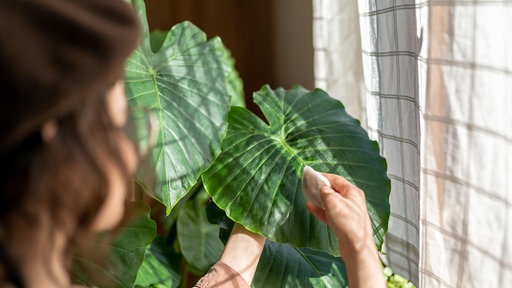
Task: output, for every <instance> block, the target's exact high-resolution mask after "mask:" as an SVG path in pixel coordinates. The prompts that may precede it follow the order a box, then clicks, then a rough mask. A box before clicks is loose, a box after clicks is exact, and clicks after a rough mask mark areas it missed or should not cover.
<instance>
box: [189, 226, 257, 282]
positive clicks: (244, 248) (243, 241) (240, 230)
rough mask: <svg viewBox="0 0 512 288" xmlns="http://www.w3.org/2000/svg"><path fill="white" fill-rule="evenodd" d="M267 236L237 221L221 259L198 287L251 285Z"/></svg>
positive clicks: (201, 280)
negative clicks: (251, 230) (252, 230)
mask: <svg viewBox="0 0 512 288" xmlns="http://www.w3.org/2000/svg"><path fill="white" fill-rule="evenodd" d="M264 245H265V237H263V236H261V235H259V234H257V233H253V232H250V231H248V230H247V229H245V228H244V226H242V225H240V224H238V223H235V226H234V227H233V230H232V231H231V235H230V236H229V239H228V242H227V244H226V247H225V248H224V251H223V252H222V256H221V257H220V260H219V261H218V262H217V263H216V264H215V265H214V266H213V267H212V268H211V269H210V271H208V273H207V274H206V275H205V276H203V278H201V279H200V280H199V282H197V284H196V286H195V287H196V288H213V287H215V288H228V287H229V288H231V287H244V288H249V286H250V285H251V282H252V279H253V277H254V273H256V267H257V266H258V261H259V260H260V256H261V252H262V251H263V247H264Z"/></svg>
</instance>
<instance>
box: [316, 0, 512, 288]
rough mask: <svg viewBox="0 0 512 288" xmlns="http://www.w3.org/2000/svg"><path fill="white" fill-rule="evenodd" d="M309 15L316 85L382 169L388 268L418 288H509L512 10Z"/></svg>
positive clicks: (365, 6) (477, 4)
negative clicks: (363, 137) (376, 151)
mask: <svg viewBox="0 0 512 288" xmlns="http://www.w3.org/2000/svg"><path fill="white" fill-rule="evenodd" d="M353 2H356V3H353ZM313 7H314V23H313V25H314V46H315V78H316V85H317V86H319V87H321V88H324V89H326V90H327V91H328V92H329V93H330V94H331V95H333V96H337V97H339V98H340V100H341V101H342V102H343V103H345V105H346V106H347V108H348V110H349V112H350V113H352V115H354V116H356V117H358V118H359V119H362V120H363V125H364V126H365V127H366V128H367V129H368V131H369V134H370V137H372V138H373V139H376V140H378V141H379V144H380V147H381V152H382V154H383V155H384V156H385V157H386V159H387V161H388V173H389V177H390V179H391V181H392V192H391V197H390V202H391V219H390V223H389V232H388V236H387V239H386V242H385V249H386V262H387V263H388V264H389V265H390V266H391V267H392V268H393V270H394V271H395V272H397V273H399V274H401V275H403V276H405V277H408V278H409V279H410V280H411V281H412V282H413V283H415V284H417V285H418V286H419V287H508V286H511V285H512V213H510V211H511V210H510V207H511V203H512V111H510V110H512V32H511V31H510V29H512V1H491V0H488V1H483V0H480V1H476V0H473V1H470V0H458V1H456V0H452V1H448V0H438V1H434V0H432V1H421V2H420V1H407V0H393V1H392V0H359V1H358V2H357V1H350V0H314V1H313ZM349 22H350V23H349ZM347 58H348V59H347Z"/></svg>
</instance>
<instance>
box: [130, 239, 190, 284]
mask: <svg viewBox="0 0 512 288" xmlns="http://www.w3.org/2000/svg"><path fill="white" fill-rule="evenodd" d="M179 258H180V257H179V254H178V253H175V252H173V251H171V248H170V246H168V245H167V243H165V240H164V239H163V238H161V237H158V238H156V239H155V240H153V242H152V243H151V245H150V246H148V247H146V254H145V256H144V262H142V265H141V267H140V269H139V271H138V273H137V278H136V280H135V286H136V287H160V286H158V285H161V287H167V288H174V287H178V285H179V283H180V275H179V263H173V262H176V259H179ZM176 264H178V265H176Z"/></svg>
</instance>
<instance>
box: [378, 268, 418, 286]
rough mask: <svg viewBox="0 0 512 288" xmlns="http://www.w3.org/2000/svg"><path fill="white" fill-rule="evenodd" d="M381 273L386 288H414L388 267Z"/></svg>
mask: <svg viewBox="0 0 512 288" xmlns="http://www.w3.org/2000/svg"><path fill="white" fill-rule="evenodd" d="M383 273H384V278H385V279H386V285H387V288H416V286H414V284H412V283H411V282H409V280H407V279H405V278H404V277H402V276H400V275H398V274H395V273H394V272H393V270H391V268H390V267H385V268H384V270H383Z"/></svg>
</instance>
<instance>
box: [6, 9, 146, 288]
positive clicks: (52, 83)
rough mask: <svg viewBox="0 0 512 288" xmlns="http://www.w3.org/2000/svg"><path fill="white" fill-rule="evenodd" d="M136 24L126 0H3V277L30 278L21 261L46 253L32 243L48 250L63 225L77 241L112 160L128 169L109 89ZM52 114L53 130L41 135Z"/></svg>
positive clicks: (17, 282) (104, 189)
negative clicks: (50, 134) (44, 136)
mask: <svg viewBox="0 0 512 288" xmlns="http://www.w3.org/2000/svg"><path fill="white" fill-rule="evenodd" d="M139 33H140V27H139V21H138V19H137V16H136V14H135V12H134V11H133V9H132V8H131V7H130V5H129V4H127V3H125V1H121V0H108V1H105V0H73V1H69V0H2V1H0V75H2V77H0V87H1V88H2V89H0V98H1V102H2V104H1V105H0V286H2V287H3V286H6V285H10V286H15V287H24V286H25V285H26V283H25V282H26V280H27V279H26V276H25V275H24V271H23V268H24V267H23V266H24V265H23V263H22V262H23V261H27V259H28V260H30V259H32V258H30V257H44V256H45V255H43V256H41V255H23V253H24V251H23V250H24V249H23V248H27V247H28V248H30V246H27V245H31V243H39V244H40V245H42V246H41V247H37V248H41V249H39V250H41V252H44V253H51V251H50V250H51V248H52V247H53V246H54V243H53V240H55V239H53V238H52V237H55V232H56V231H59V232H60V233H62V232H64V233H65V234H66V236H67V237H66V239H67V240H66V241H67V243H66V244H65V245H66V246H67V247H66V248H67V250H71V248H72V247H74V246H75V244H76V242H77V240H78V239H80V238H81V237H82V236H83V235H85V234H86V233H87V232H88V231H89V230H90V228H91V225H92V223H93V221H94V219H95V218H96V215H97V214H98V211H99V209H100V208H101V207H102V204H103V202H104V201H105V197H106V195H107V193H108V192H109V191H108V189H109V182H108V181H109V179H108V176H107V174H106V168H105V166H106V165H105V164H106V163H107V162H106V161H109V162H108V163H114V164H115V165H116V166H117V167H118V168H119V169H120V171H122V172H123V173H124V176H125V178H126V179H128V175H127V171H126V165H125V163H124V161H123V157H121V156H122V155H120V152H119V149H117V147H116V146H117V145H118V143H119V141H118V140H119V138H118V137H119V133H118V132H119V127H114V125H113V123H112V121H111V119H110V115H109V114H108V110H107V105H106V101H107V99H106V97H105V96H106V95H105V93H106V92H107V91H108V90H109V89H110V88H111V86H112V85H113V84H114V82H115V81H116V80H117V79H118V78H119V76H120V74H121V73H122V71H123V66H124V62H125V60H126V58H127V57H128V56H129V54H130V53H131V52H132V51H133V49H135V47H136V46H137V43H138V39H139ZM49 121H56V123H57V127H58V129H57V133H56V135H55V136H54V137H53V138H52V139H50V140H48V139H45V140H43V139H42V137H41V129H42V128H41V127H43V125H45V123H48V122H49ZM31 237H32V238H31ZM23 245H25V246H23ZM39 250H37V251H39ZM68 252H69V251H68ZM25 254H26V252H25ZM68 255H69V253H68Z"/></svg>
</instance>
